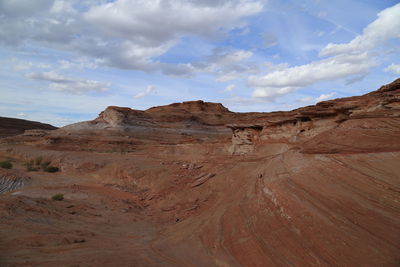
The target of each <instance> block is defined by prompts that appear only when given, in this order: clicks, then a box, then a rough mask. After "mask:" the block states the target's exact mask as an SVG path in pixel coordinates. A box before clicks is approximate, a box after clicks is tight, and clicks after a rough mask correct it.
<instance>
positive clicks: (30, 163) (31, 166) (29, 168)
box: [24, 160, 39, 172]
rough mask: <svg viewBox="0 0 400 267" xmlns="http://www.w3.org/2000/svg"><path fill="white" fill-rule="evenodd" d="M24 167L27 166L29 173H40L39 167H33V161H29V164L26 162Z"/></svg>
mask: <svg viewBox="0 0 400 267" xmlns="http://www.w3.org/2000/svg"><path fill="white" fill-rule="evenodd" d="M24 165H25V167H26V170H27V171H28V172H35V171H38V170H39V168H38V167H35V166H34V165H33V160H31V161H28V162H25V164H24Z"/></svg>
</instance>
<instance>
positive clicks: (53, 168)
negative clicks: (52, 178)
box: [44, 166, 60, 172]
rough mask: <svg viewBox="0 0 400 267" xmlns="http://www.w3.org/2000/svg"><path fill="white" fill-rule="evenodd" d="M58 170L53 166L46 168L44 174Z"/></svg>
mask: <svg viewBox="0 0 400 267" xmlns="http://www.w3.org/2000/svg"><path fill="white" fill-rule="evenodd" d="M59 170H60V169H59V168H58V167H54V166H47V167H46V168H45V169H44V171H45V172H58V171H59Z"/></svg>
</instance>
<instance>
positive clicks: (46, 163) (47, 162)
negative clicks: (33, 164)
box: [40, 161, 50, 171]
mask: <svg viewBox="0 0 400 267" xmlns="http://www.w3.org/2000/svg"><path fill="white" fill-rule="evenodd" d="M49 165H50V161H44V162H42V163H40V167H41V168H42V170H44V171H45V170H46V168H47V167H48V166H49Z"/></svg>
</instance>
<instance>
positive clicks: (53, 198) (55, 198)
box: [51, 194, 64, 201]
mask: <svg viewBox="0 0 400 267" xmlns="http://www.w3.org/2000/svg"><path fill="white" fill-rule="evenodd" d="M51 199H52V200H56V201H61V200H64V194H55V195H54V196H52V197H51Z"/></svg>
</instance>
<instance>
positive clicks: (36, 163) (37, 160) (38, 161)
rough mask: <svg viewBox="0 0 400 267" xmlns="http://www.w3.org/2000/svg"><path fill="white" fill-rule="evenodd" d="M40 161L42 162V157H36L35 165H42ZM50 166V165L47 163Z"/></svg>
mask: <svg viewBox="0 0 400 267" xmlns="http://www.w3.org/2000/svg"><path fill="white" fill-rule="evenodd" d="M42 161H43V158H42V157H37V158H36V159H35V165H40V164H41V163H42ZM49 164H50V163H49Z"/></svg>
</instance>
